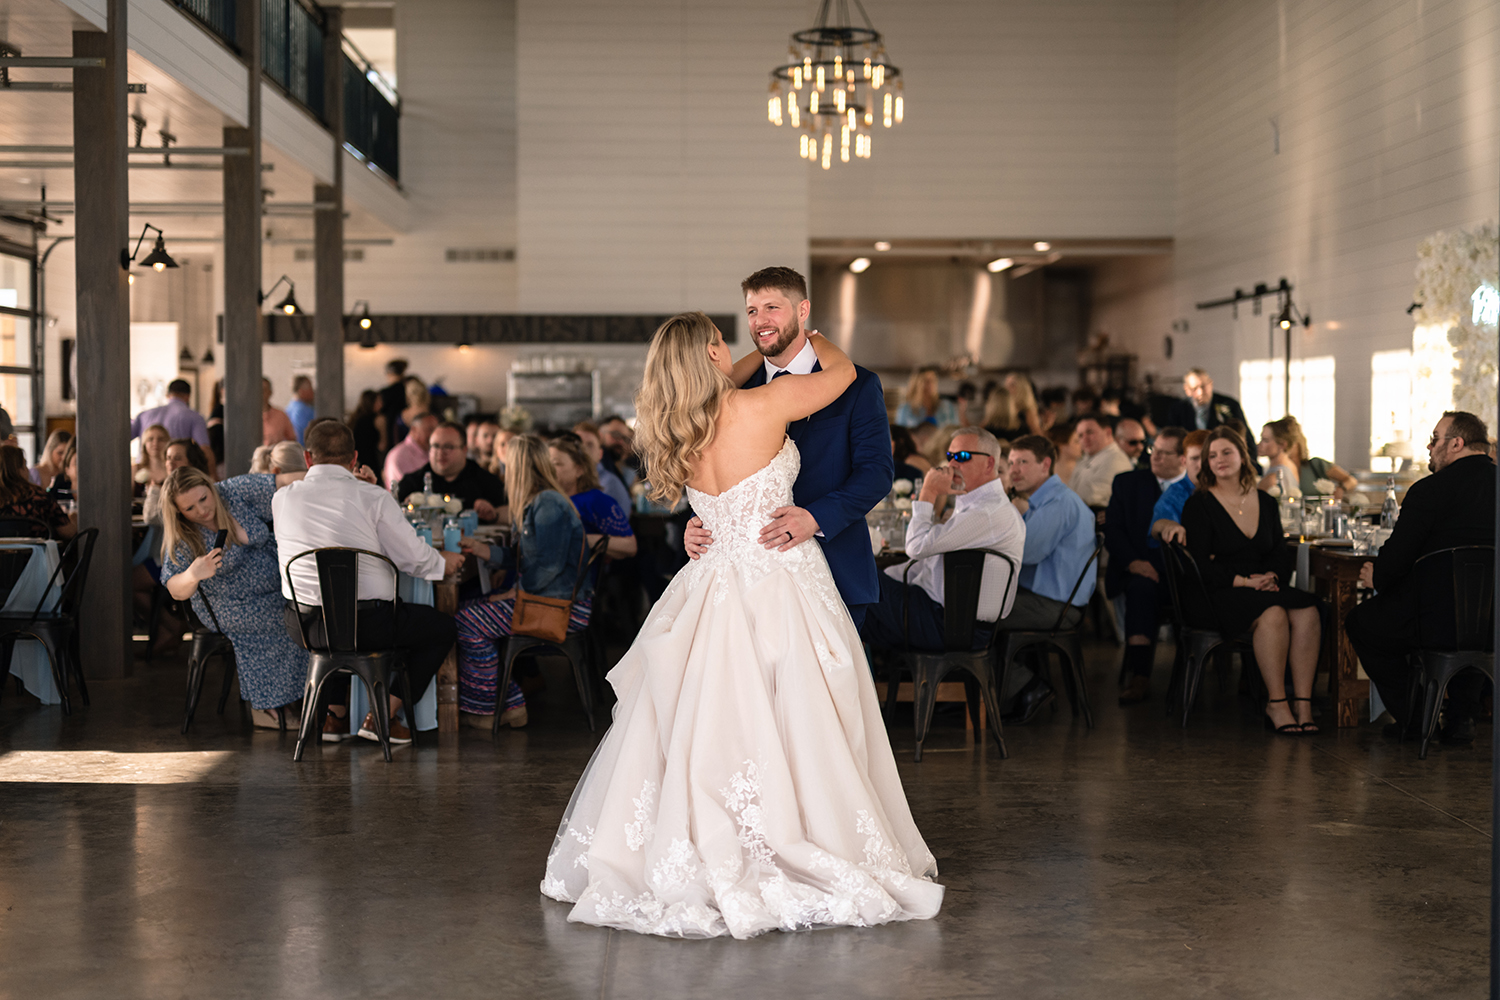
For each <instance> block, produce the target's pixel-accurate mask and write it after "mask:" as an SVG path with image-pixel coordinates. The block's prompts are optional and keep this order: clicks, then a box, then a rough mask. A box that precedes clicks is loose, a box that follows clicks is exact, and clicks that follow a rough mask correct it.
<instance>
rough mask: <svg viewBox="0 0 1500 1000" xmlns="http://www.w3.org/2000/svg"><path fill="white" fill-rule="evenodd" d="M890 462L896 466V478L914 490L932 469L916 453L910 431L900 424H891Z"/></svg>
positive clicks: (930, 464) (915, 444) (929, 463)
mask: <svg viewBox="0 0 1500 1000" xmlns="http://www.w3.org/2000/svg"><path fill="white" fill-rule="evenodd" d="M891 461H892V462H894V463H895V466H896V478H897V479H905V480H906V481H907V482H909V483H911V484H912V488H913V489H916V488H917V487H918V486H920V485H921V483H922V477H923V476H925V475H927V473H928V471H929V470H931V469H932V463H931V462H929V461H927V459H925V458H923V457H922V455H921V454H920V453H919V452H918V451H917V442H916V440H915V439H914V438H913V437H912V436H911V431H909V430H908V429H906V428H905V427H902V426H901V425H900V424H891Z"/></svg>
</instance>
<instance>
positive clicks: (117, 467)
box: [36, 0, 131, 677]
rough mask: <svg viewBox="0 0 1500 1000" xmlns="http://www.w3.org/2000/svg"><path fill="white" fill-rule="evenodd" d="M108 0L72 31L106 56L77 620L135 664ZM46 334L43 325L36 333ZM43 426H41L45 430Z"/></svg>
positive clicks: (88, 268)
mask: <svg viewBox="0 0 1500 1000" xmlns="http://www.w3.org/2000/svg"><path fill="white" fill-rule="evenodd" d="M126 3H127V0H109V4H108V13H107V18H108V19H107V21H106V25H107V30H105V31H103V32H98V31H75V32H74V33H73V55H74V56H102V57H104V66H103V67H101V68H87V69H85V68H79V69H75V70H74V71H73V159H74V164H75V170H76V171H77V176H78V177H79V178H88V183H80V184H78V185H77V186H76V191H75V192H74V195H73V197H74V200H75V203H76V211H77V215H76V216H75V219H76V223H75V224H76V231H77V249H76V251H75V252H76V254H77V288H78V291H77V295H78V382H79V384H80V385H81V386H84V387H85V389H84V391H83V392H80V393H79V394H78V483H77V484H76V488H77V491H78V519H79V524H80V525H82V526H83V527H85V528H98V529H99V539H98V542H97V543H96V544H95V547H94V554H93V561H92V562H91V564H90V566H89V579H88V589H87V590H86V591H85V593H84V595H83V607H82V613H81V620H82V621H83V622H86V623H87V625H86V627H84V628H81V629H80V630H79V632H80V638H79V645H80V650H79V651H80V653H81V654H82V658H83V669H84V671H85V672H86V673H87V674H89V675H90V676H95V677H127V676H129V674H130V668H131V656H130V618H131V596H130V594H131V589H130V540H131V539H130V490H131V477H130V290H129V285H128V284H127V282H126V271H125V269H124V267H122V266H121V250H122V248H124V247H125V246H126V244H127V242H128V241H129V238H130V234H129V229H130V214H129V213H130V208H129V205H130V191H129V187H128V184H127V180H126V156H125V146H126V142H127V141H128V140H127V136H126V123H127V121H128V119H127V117H126V115H127V111H126V99H125V68H126V57H125V38H126V35H125V7H126ZM41 335H42V331H41V330H37V331H36V336H38V337H40V336H41ZM40 430H41V428H38V431H39V432H40Z"/></svg>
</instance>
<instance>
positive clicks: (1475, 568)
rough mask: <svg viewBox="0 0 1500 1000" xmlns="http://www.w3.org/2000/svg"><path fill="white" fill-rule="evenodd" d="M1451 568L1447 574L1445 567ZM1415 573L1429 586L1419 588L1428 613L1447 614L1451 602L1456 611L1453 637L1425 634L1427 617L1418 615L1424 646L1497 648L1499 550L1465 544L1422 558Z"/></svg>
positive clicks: (1464, 648)
mask: <svg viewBox="0 0 1500 1000" xmlns="http://www.w3.org/2000/svg"><path fill="white" fill-rule="evenodd" d="M1444 563H1448V564H1450V566H1451V572H1448V573H1444V572H1443V564H1444ZM1413 569H1414V572H1416V573H1417V575H1418V580H1419V581H1420V582H1421V583H1423V584H1425V586H1422V587H1420V588H1419V593H1421V594H1422V595H1423V599H1422V604H1423V605H1424V610H1426V609H1427V608H1426V606H1428V605H1431V610H1434V611H1440V612H1446V611H1447V610H1448V609H1447V608H1446V604H1447V603H1448V602H1449V601H1450V600H1451V602H1452V611H1453V635H1452V636H1451V637H1436V638H1435V637H1433V636H1431V635H1426V634H1423V633H1424V631H1431V630H1430V629H1428V630H1424V629H1423V627H1422V625H1423V622H1424V619H1427V618H1428V617H1429V616H1427V615H1421V614H1419V615H1418V618H1417V620H1418V633H1419V635H1422V639H1421V640H1420V641H1421V642H1422V645H1423V646H1424V647H1427V648H1431V647H1432V646H1447V645H1448V644H1449V643H1450V642H1452V643H1454V644H1455V645H1454V648H1456V649H1462V650H1485V651H1489V650H1491V649H1492V648H1493V646H1494V636H1495V547H1494V546H1493V545H1462V546H1458V547H1456V548H1451V549H1439V550H1438V551H1436V552H1429V553H1428V554H1427V555H1425V556H1423V557H1422V558H1420V559H1418V560H1417V562H1416V565H1415V567H1414V568H1413Z"/></svg>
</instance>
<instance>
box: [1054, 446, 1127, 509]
mask: <svg viewBox="0 0 1500 1000" xmlns="http://www.w3.org/2000/svg"><path fill="white" fill-rule="evenodd" d="M1133 468H1135V463H1134V462H1132V461H1131V460H1130V456H1129V455H1127V454H1125V453H1124V452H1123V451H1121V450H1120V446H1119V445H1117V444H1115V443H1114V442H1113V441H1111V442H1110V443H1109V444H1108V445H1107V446H1106V447H1104V448H1101V449H1100V450H1099V451H1096V452H1094V454H1092V455H1084V456H1083V457H1082V458H1080V459H1079V460H1078V465H1077V466H1075V467H1074V469H1073V478H1072V479H1071V480H1069V481H1068V486H1069V487H1071V488H1072V490H1073V492H1074V493H1077V494H1078V495H1079V496H1081V497H1083V502H1084V503H1086V504H1088V505H1089V506H1090V507H1108V506H1109V495H1110V493H1112V492H1114V488H1115V477H1116V476H1118V475H1119V474H1120V473H1122V472H1129V471H1130V470H1131V469H1133Z"/></svg>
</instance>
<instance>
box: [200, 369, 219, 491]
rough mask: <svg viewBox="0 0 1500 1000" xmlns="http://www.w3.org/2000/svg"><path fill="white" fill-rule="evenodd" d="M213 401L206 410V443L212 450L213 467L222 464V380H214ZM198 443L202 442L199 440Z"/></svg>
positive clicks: (216, 467)
mask: <svg viewBox="0 0 1500 1000" xmlns="http://www.w3.org/2000/svg"><path fill="white" fill-rule="evenodd" d="M213 398H214V402H213V406H212V407H211V408H210V409H209V411H208V422H207V427H208V445H207V448H208V450H209V451H211V452H213V456H214V468H215V469H220V468H221V467H222V466H223V465H224V461H225V459H224V380H223V379H219V380H218V381H216V382H214V396H213ZM199 444H202V442H201V441H200V442H199Z"/></svg>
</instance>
